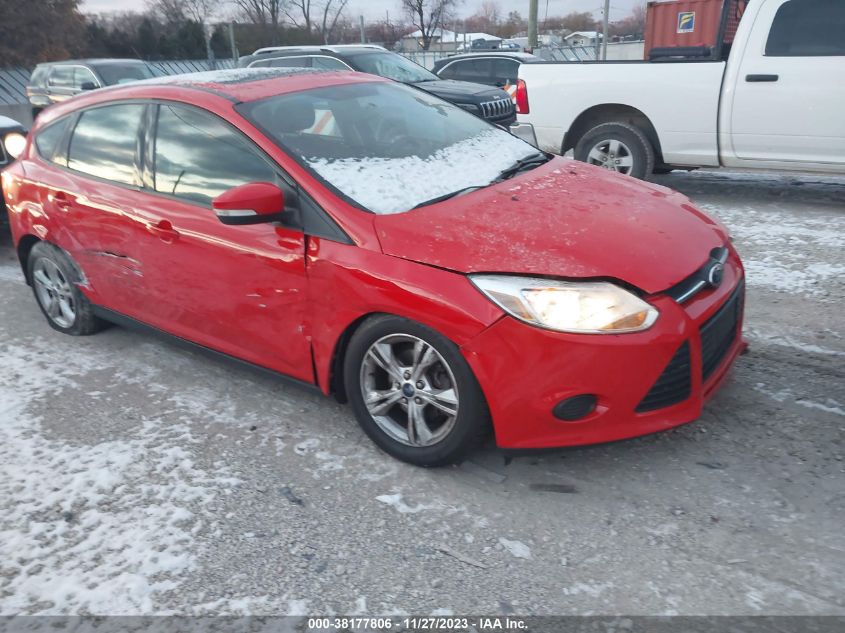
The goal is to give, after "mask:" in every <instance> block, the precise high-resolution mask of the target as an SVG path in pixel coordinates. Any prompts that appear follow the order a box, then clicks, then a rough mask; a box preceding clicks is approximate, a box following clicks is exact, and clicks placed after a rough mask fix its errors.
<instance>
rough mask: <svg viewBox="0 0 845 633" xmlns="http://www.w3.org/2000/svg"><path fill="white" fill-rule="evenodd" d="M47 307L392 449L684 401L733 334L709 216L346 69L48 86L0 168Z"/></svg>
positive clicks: (679, 417)
mask: <svg viewBox="0 0 845 633" xmlns="http://www.w3.org/2000/svg"><path fill="white" fill-rule="evenodd" d="M3 190H4V192H5V193H4V195H5V198H6V202H7V204H8V207H9V214H10V222H11V227H12V232H13V236H14V241H15V244H16V246H17V250H18V254H19V256H20V261H21V265H22V266H23V268H24V270H25V272H26V279H27V281H28V282H29V283H30V285H32V287H33V289H34V293H35V297H36V299H37V301H38V304H39V306H40V307H41V310H42V311H43V312H44V314H45V315H46V317H47V320H48V322H49V324H50V325H51V326H52V327H53V328H54V329H56V330H59V331H61V332H65V333H68V334H74V335H81V334H91V333H93V332H95V331H96V330H97V329H99V328H100V327H101V325H102V324H103V323H104V322H105V321H112V322H117V323H122V324H135V325H138V324H140V325H142V326H145V327H148V328H151V329H153V330H157V331H159V332H163V333H166V334H167V335H171V336H173V337H177V338H179V339H182V340H183V341H189V342H191V343H194V344H196V345H198V346H200V347H202V348H206V349H208V350H212V351H214V352H217V353H220V354H223V355H226V356H230V357H235V358H237V359H240V360H243V361H246V362H248V363H250V364H252V365H257V366H259V367H262V368H265V369H268V370H271V371H273V372H276V373H278V374H283V375H285V376H287V377H289V378H292V379H294V380H296V381H298V382H301V383H305V384H307V385H310V386H312V387H316V388H318V389H320V390H321V391H322V392H324V393H325V394H330V393H333V394H335V395H336V396H337V397H338V398H339V399H341V400H349V401H350V402H351V404H352V408H353V410H354V412H355V415H356V417H357V418H358V421H359V422H360V424H361V426H362V427H363V429H364V430H365V431H366V432H367V434H368V435H369V436H370V437H371V438H372V439H373V440H374V441H375V442H376V443H377V444H378V445H379V446H380V447H381V448H382V449H384V450H385V451H387V452H388V453H390V454H391V455H394V456H396V457H398V458H399V459H402V460H406V461H408V462H412V463H415V464H421V465H438V464H444V463H448V462H454V461H455V460H459V459H460V458H461V457H462V456H463V455H464V454H465V453H466V451H467V450H468V449H470V448H471V447H472V446H473V445H474V444H475V442H476V441H477V440H478V439H479V438H483V437H484V435H485V434H486V433H487V432H488V431H489V430H490V429H492V430H493V431H494V432H495V437H496V441H497V443H498V445H499V446H501V447H506V448H531V447H553V446H568V445H577V444H590V443H597V442H606V441H610V440H618V439H622V438H629V437H634V436H639V435H643V434H646V433H652V432H655V431H660V430H663V429H668V428H670V427H674V426H677V425H680V424H684V423H686V422H690V421H692V420H694V419H696V417H698V416H699V414H700V413H701V409H702V406H703V404H704V402H705V401H706V400H707V399H708V398H709V397H710V396H711V395H712V394H713V393H714V391H715V390H716V389H717V388H718V386H719V385H720V383H721V382H722V381H723V380H724V378H725V375H726V374H727V372H728V369H729V367H730V366H731V364H732V363H733V361H734V359H735V358H736V357H737V355H738V354H739V353H740V352H742V351H743V350H744V348H745V343H744V341H743V339H742V334H741V332H742V317H743V300H744V283H743V278H744V274H743V267H742V263H741V262H740V260H739V257H738V256H737V253H736V251H735V250H734V249H733V247H732V246H731V243H730V240H729V236H728V234H727V232H726V230H725V229H724V227H723V226H722V225H720V224H719V223H718V222H716V221H714V220H712V219H710V218H708V217H707V216H706V215H705V214H704V213H702V212H701V211H699V210H698V209H696V208H695V207H694V206H693V205H692V204H691V203H690V201H689V200H688V199H687V198H685V197H684V196H682V195H680V194H677V193H673V192H672V191H669V190H667V189H664V188H662V187H658V186H655V185H650V184H645V183H642V182H639V181H637V180H634V179H632V178H626V177H622V176H619V175H616V174H612V173H610V172H608V171H606V170H600V169H597V168H593V167H589V166H587V165H584V164H580V163H576V162H573V161H570V160H567V159H563V158H557V157H552V156H550V155H546V154H543V153H540V152H538V151H537V149H536V148H534V147H532V146H530V145H528V144H527V143H524V142H523V141H521V140H519V139H517V138H515V137H513V136H511V135H509V134H508V133H506V132H504V131H502V130H500V129H498V128H495V127H493V126H491V125H489V124H487V123H485V122H484V121H482V120H481V119H478V118H476V117H474V116H472V115H470V114H467V113H466V112H464V111H462V110H461V109H460V108H458V107H456V106H454V105H452V104H449V103H446V102H444V101H441V100H439V99H437V98H436V97H433V96H431V95H428V94H426V93H424V92H421V91H419V90H416V89H414V88H412V87H407V86H404V85H400V84H396V83H393V82H390V81H386V80H383V79H380V78H378V77H374V76H370V75H365V74H361V73H343V72H315V71H307V70H302V69H251V70H243V69H241V70H235V71H223V72H218V73H202V74H197V75H185V76H182V77H170V78H163V79H153V80H149V81H146V82H140V83H137V84H133V85H127V86H123V87H115V88H107V89H104V90H99V91H96V92H93V93H90V94H85V95H82V96H79V97H76V98H74V99H72V100H70V101H68V102H65V103H62V104H59V105H56V106H53V107H52V108H50V109H48V110H46V111H45V112H44V113H43V114H42V115H41V116H40V117H39V119H38V121H37V124H36V126H35V130H34V131H33V132H32V134H31V135H30V138H29V143H28V145H27V147H26V149H25V150H24V153H23V155H22V156H21V158H20V160H18V161H17V162H15V163H14V164H13V165H12V166H11V167H10V168H9V169H8V170H7V171H6V172H5V173H3Z"/></svg>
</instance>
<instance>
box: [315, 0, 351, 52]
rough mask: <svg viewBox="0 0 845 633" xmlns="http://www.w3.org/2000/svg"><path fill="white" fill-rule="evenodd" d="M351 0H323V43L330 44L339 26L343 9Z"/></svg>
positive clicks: (321, 28)
mask: <svg viewBox="0 0 845 633" xmlns="http://www.w3.org/2000/svg"><path fill="white" fill-rule="evenodd" d="M348 3H349V0H323V20H322V22H321V23H320V34H321V35H322V36H323V43H324V44H328V43H329V40H330V39H331V38H332V35H333V34H334V31H335V29H336V28H337V23H338V20H340V18H341V15H342V14H343V10H344V9H345V8H346V5H347V4H348Z"/></svg>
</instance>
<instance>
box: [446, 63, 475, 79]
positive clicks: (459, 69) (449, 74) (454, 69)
mask: <svg viewBox="0 0 845 633" xmlns="http://www.w3.org/2000/svg"><path fill="white" fill-rule="evenodd" d="M468 68H469V66H468V65H467V62H452V63H451V64H449V65H448V66H446V68H445V69H444V70H443V72H442V73H440V76H441V77H443V78H444V79H463V78H464V75H465V74H466V73H467V70H468Z"/></svg>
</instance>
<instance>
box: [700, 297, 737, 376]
mask: <svg viewBox="0 0 845 633" xmlns="http://www.w3.org/2000/svg"><path fill="white" fill-rule="evenodd" d="M744 303H745V282H744V281H743V282H740V284H739V286H737V288H736V290H734V292H733V294H732V295H731V297H730V299H728V300H727V301H726V302H725V305H723V306H722V307H721V308H720V309H719V311H718V312H717V313H716V314H714V315H713V316H712V317H710V319H708V321H707V323H705V324H704V325H703V326H702V327H701V375H702V379H703V380H705V381H706V380H707V379H708V378H709V377H710V376H712V375H713V372H714V371H716V369H717V368H718V367H719V365H720V364H721V362H722V360H723V359H724V358H725V354H727V353H728V350H729V349H730V348H731V345H733V343H734V341H735V340H736V337H737V326H738V324H739V321H740V318H741V316H742V309H743V306H744Z"/></svg>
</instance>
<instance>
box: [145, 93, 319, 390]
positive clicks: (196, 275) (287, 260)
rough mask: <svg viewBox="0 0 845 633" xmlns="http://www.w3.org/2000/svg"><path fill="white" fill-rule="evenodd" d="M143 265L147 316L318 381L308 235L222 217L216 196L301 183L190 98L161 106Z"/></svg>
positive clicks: (289, 189) (290, 190)
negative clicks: (311, 333) (311, 336)
mask: <svg viewBox="0 0 845 633" xmlns="http://www.w3.org/2000/svg"><path fill="white" fill-rule="evenodd" d="M153 128H154V130H155V133H154V135H152V138H150V141H149V143H148V151H149V159H150V160H149V166H148V169H149V172H150V177H149V182H148V183H147V184H148V190H149V191H148V193H145V197H146V201H145V204H144V205H143V210H142V211H141V213H140V214H139V215H140V217H139V220H140V221H141V222H143V223H144V224H145V225H146V227H147V229H148V230H147V234H146V235H145V236H144V239H143V255H142V262H143V266H144V270H145V276H146V277H147V283H148V285H149V289H150V293H149V296H148V307H147V317H146V320H147V321H148V322H150V323H151V324H152V325H155V326H157V327H159V328H161V329H163V330H165V331H168V332H171V333H173V334H176V335H178V336H180V337H183V338H186V339H188V340H191V341H194V342H196V343H199V344H201V345H204V346H206V347H209V348H211V349H214V350H217V351H220V352H223V353H226V354H229V355H232V356H235V357H238V358H241V359H244V360H247V361H249V362H252V363H255V364H258V365H261V366H263V367H267V368H270V369H273V370H276V371H280V372H282V373H285V374H288V375H290V376H293V377H295V378H299V379H301V380H307V381H312V380H313V371H312V366H311V350H310V343H309V342H308V340H307V337H306V332H305V330H304V326H305V308H306V294H307V293H306V274H305V236H304V234H303V233H302V231H300V230H294V229H290V228H285V227H283V226H281V225H280V224H278V223H268V224H258V225H251V226H227V225H224V224H222V223H221V222H220V221H219V220H218V219H217V217H216V215H215V214H214V212H213V211H212V209H211V201H212V199H214V198H215V197H216V196H218V195H219V194H221V193H223V192H224V191H227V190H228V189H230V188H232V187H235V186H238V185H242V184H246V183H249V182H273V183H274V184H277V185H279V186H280V187H281V188H282V189H283V191H285V193H286V200H287V201H288V202H289V203H295V201H296V200H295V198H296V188H295V187H294V186H293V182H292V181H290V180H289V179H288V178H287V176H285V175H283V174H281V173H280V171H279V168H278V167H277V166H276V165H274V164H272V162H271V161H270V160H269V159H268V158H267V157H266V156H265V155H264V154H263V153H262V152H261V151H260V150H259V149H258V147H257V146H256V145H255V144H254V143H253V142H252V141H250V140H249V139H248V138H247V137H246V136H245V135H243V134H242V133H241V132H239V131H237V130H236V129H235V128H234V127H232V126H231V125H229V124H228V123H226V122H225V121H223V120H222V119H220V118H219V117H217V116H215V115H213V114H211V113H209V112H207V111H204V110H201V109H199V108H195V107H192V106H188V105H184V104H175V103H162V104H160V105H157V106H156V113H155V117H154V122H153Z"/></svg>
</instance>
